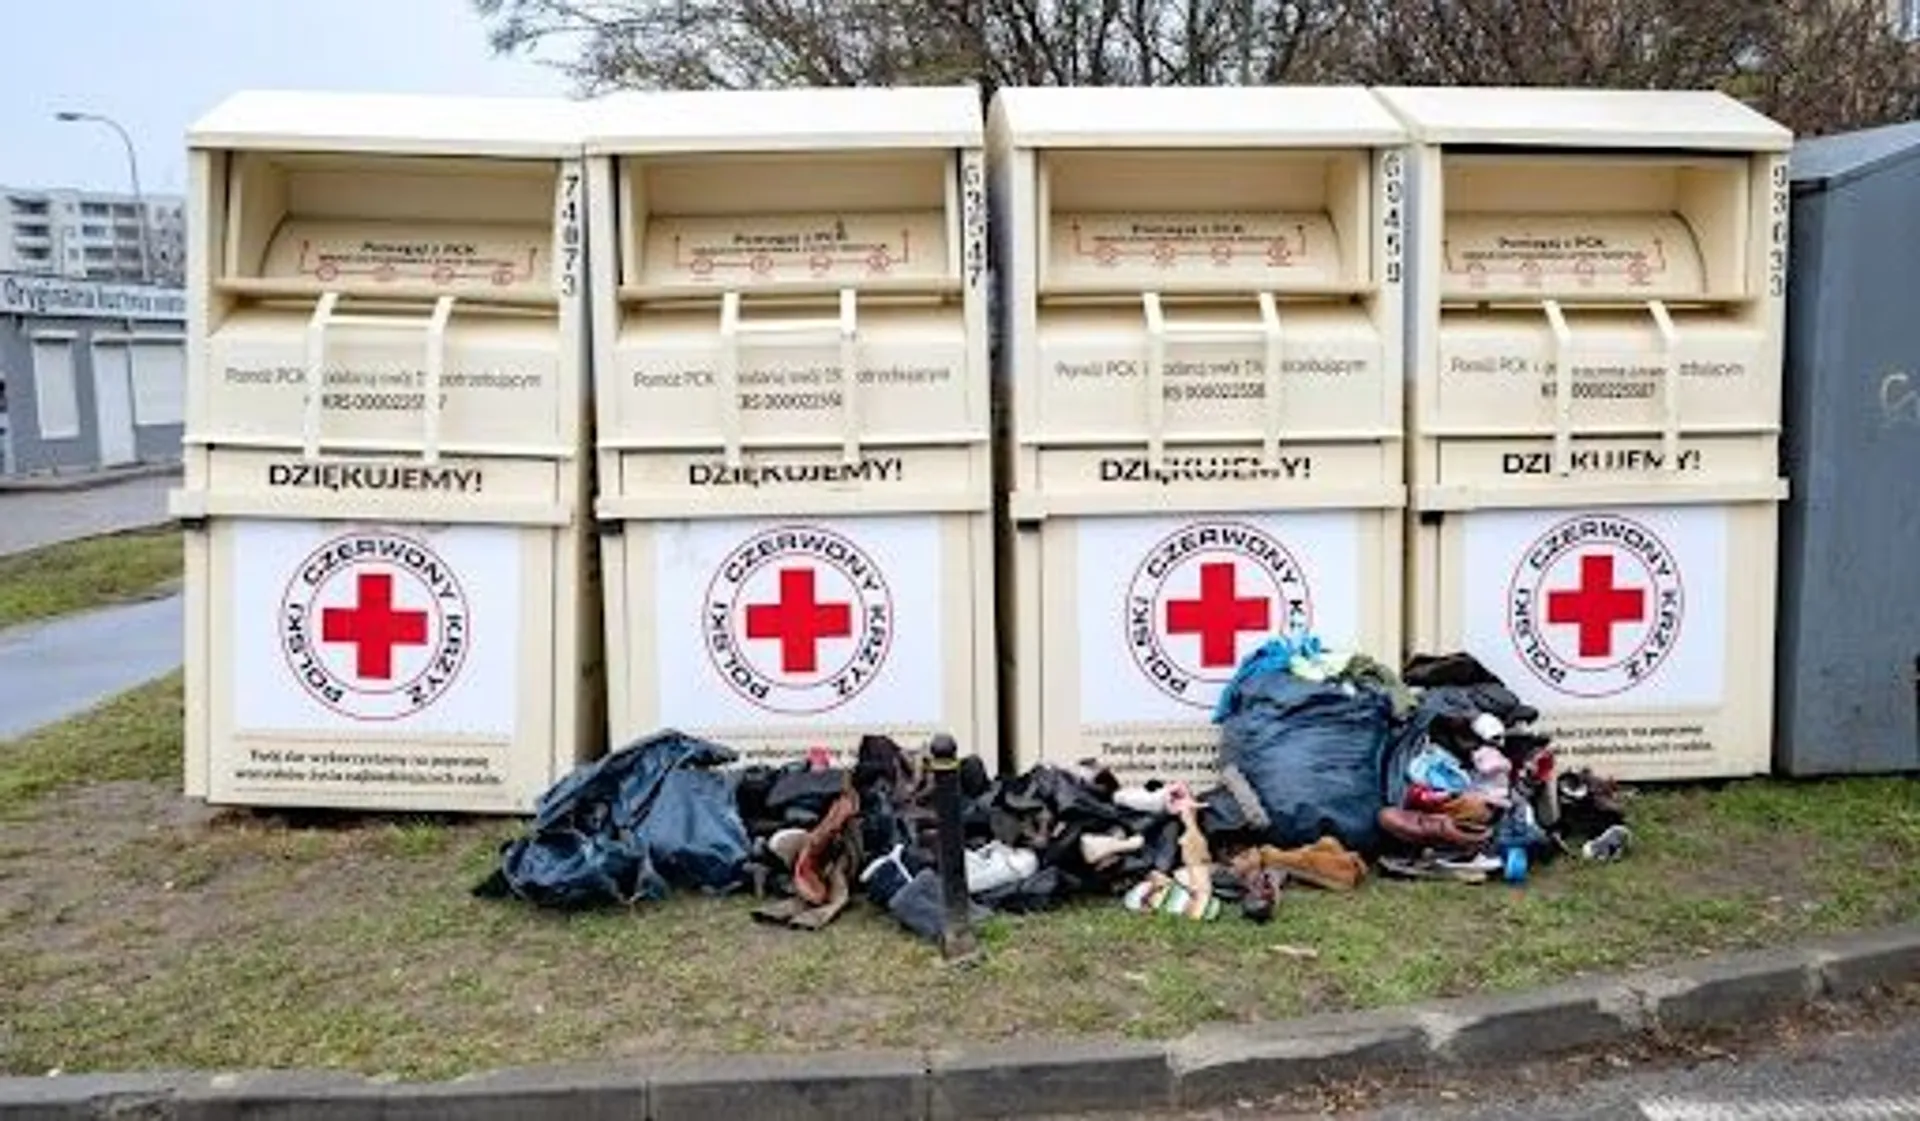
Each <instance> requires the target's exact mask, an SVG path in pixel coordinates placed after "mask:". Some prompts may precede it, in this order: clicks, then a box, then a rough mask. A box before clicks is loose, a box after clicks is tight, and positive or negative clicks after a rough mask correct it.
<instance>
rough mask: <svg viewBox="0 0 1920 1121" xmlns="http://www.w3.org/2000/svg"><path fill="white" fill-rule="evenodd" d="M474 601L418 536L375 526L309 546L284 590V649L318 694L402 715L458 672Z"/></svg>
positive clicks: (366, 717)
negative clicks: (382, 529)
mask: <svg viewBox="0 0 1920 1121" xmlns="http://www.w3.org/2000/svg"><path fill="white" fill-rule="evenodd" d="M472 615H473V612H472V608H471V606H470V604H469V602H468V599H467V593H466V589H465V587H464V586H462V584H461V583H460V578H459V576H458V575H457V574H456V573H455V572H454V570H453V566H451V565H449V564H448V563H447V562H446V561H445V560H443V559H442V558H441V557H440V556H439V555H438V554H437V553H435V552H434V551H433V549H432V548H431V547H430V546H428V545H427V544H426V542H424V541H421V540H420V539H418V538H415V537H411V536H408V535H406V534H400V533H392V532H387V531H381V530H370V531H363V532H355V533H346V534H341V535H340V536H338V537H334V538H332V539H330V540H328V541H326V542H325V543H323V544H322V545H320V547H319V548H317V549H314V550H313V551H312V552H310V553H308V554H307V556H306V557H305V559H303V560H302V561H301V562H300V563H299V565H298V566H296V569H295V572H294V575H293V577H292V578H291V579H290V580H288V582H287V586H286V590H285V591H284V592H283V593H282V595H281V600H280V614H279V618H278V620H277V625H278V628H279V632H280V642H279V646H280V650H281V653H282V655H283V656H284V657H285V658H286V660H287V666H288V668H289V669H291V670H292V671H293V675H294V679H295V680H297V681H298V682H299V683H300V687H301V688H302V689H304V690H305V691H306V692H307V695H309V696H311V697H312V698H313V699H314V700H315V701H317V702H319V703H320V704H321V705H323V706H325V707H326V708H328V709H329V710H331V711H333V712H336V713H338V714H340V715H341V716H345V717H347V718H348V719H350V720H356V721H367V722H386V721H394V720H403V719H405V718H407V717H409V716H413V715H415V714H416V713H419V712H420V711H422V710H424V709H426V708H428V707H430V706H431V705H433V704H434V703H435V702H436V701H438V700H439V699H440V698H441V697H443V696H445V695H446V693H447V691H448V690H449V689H451V688H452V686H453V683H454V682H455V681H456V680H457V679H458V678H459V676H460V671H461V670H462V669H463V668H464V667H465V665H466V659H467V649H468V647H469V646H470V645H471V641H470V638H469V636H470V635H471V633H472Z"/></svg>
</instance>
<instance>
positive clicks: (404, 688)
mask: <svg viewBox="0 0 1920 1121" xmlns="http://www.w3.org/2000/svg"><path fill="white" fill-rule="evenodd" d="M572 108H573V107H572V106H570V105H569V104H567V103H565V102H545V101H512V100H487V99H472V100H459V99H439V98H412V97H374V96H361V95H335V94H269V93H242V94H239V95H236V96H235V97H233V98H232V99H231V100H229V101H227V102H226V103H224V104H222V105H220V106H219V107H217V108H216V109H214V110H213V111H212V112H211V113H210V114H209V115H208V116H207V117H205V118H204V119H202V120H201V121H200V122H199V123H198V124H197V125H196V126H195V127H194V129H193V130H192V133H191V136H190V143H189V147H190V167H189V175H190V181H191V192H190V195H189V199H190V202H189V206H190V217H189V220H188V224H187V229H188V231H189V235H190V240H189V249H188V272H189V280H188V299H189V305H188V315H189V338H188V347H189V355H188V366H189V379H188V380H189V385H188V413H187V428H186V435H185V443H186V474H185V480H184V485H183V487H182V489H180V490H179V491H176V492H175V494H174V496H173V506H172V508H173V512H174V513H175V514H177V515H178V516H179V517H181V518H182V519H183V521H184V524H185V526H186V530H187V533H186V539H187V547H186V548H187V620H188V622H187V632H186V647H187V649H186V692H187V735H186V749H187V761H186V788H187V791H188V792H189V794H192V795H198V796H203V797H205V798H206V799H207V800H209V801H211V802H215V803H244V804H273V805H298V806H325V807H349V808H365V809H386V810H408V811H412V810H423V811H470V812H525V811H527V810H529V809H531V808H532V806H533V803H534V801H535V799H536V798H537V797H538V796H539V794H540V793H541V792H542V791H543V790H544V789H545V788H546V787H548V786H549V785H550V784H551V783H552V782H553V781H554V780H556V779H557V778H559V777H560V776H562V775H564V774H565V773H566V772H568V771H569V770H571V769H572V767H573V766H574V765H575V764H576V763H577V762H578V761H580V760H582V759H585V758H589V757H591V756H593V755H596V754H598V753H599V751H601V750H602V749H603V739H602V736H601V733H600V730H599V729H600V727H601V705H600V702H599V699H598V696H597V694H596V691H595V687H594V684H595V680H596V675H597V673H598V666H599V654H598V650H599V632H598V629H597V626H596V624H597V616H596V615H595V614H593V613H592V607H591V605H592V602H593V598H594V590H593V587H592V582H593V576H592V572H593V568H592V564H591V560H592V558H591V555H590V549H591V545H592V537H591V533H590V531H589V530H590V527H589V526H588V525H587V513H588V511H587V509H586V502H587V498H588V492H587V486H588V478H587V470H588V464H587V460H586V444H585V439H586V428H585V425H586V421H587V419H588V418H587V408H586V403H587V396H586V392H585V390H586V383H585V381H584V378H583V371H584V365H583V360H584V358H585V352H584V341H585V335H584V332H583V327H584V322H585V321H584V318H583V311H584V308H583V305H582V297H583V293H584V287H585V279H586V261H585V248H586V247H585V243H584V236H583V230H584V219H585V214H586V183H585V178H584V169H583V168H582V166H581V160H580V149H579V136H578V129H577V127H576V125H575V124H574V122H573V113H572Z"/></svg>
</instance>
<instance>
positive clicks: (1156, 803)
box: [1113, 786, 1167, 814]
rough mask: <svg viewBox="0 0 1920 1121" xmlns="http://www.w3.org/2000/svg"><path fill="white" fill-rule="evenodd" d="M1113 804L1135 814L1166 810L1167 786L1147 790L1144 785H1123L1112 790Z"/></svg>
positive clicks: (1159, 812) (1163, 811) (1164, 811)
mask: <svg viewBox="0 0 1920 1121" xmlns="http://www.w3.org/2000/svg"><path fill="white" fill-rule="evenodd" d="M1113 804H1114V805H1116V806H1119V807H1120V808H1121V809H1123V810H1131V811H1133V812H1134V813H1137V814H1164V813H1166V812H1167V788H1166V787H1164V786H1163V787H1161V788H1160V789H1158V790H1148V789H1147V788H1146V787H1144V786H1123V787H1121V788H1120V789H1118V790H1116V791H1114V792H1113Z"/></svg>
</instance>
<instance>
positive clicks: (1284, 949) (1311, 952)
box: [1267, 942, 1320, 960]
mask: <svg viewBox="0 0 1920 1121" xmlns="http://www.w3.org/2000/svg"><path fill="white" fill-rule="evenodd" d="M1267 949H1269V950H1272V951H1273V952H1274V953H1276V954H1279V955H1280V956H1281V957H1287V958H1305V959H1308V960H1312V959H1315V958H1318V957H1319V956H1320V951H1319V950H1316V949H1314V948H1313V947H1312V946H1291V945H1288V944H1287V943H1285V942H1281V943H1278V944H1276V945H1272V946H1268V947H1267Z"/></svg>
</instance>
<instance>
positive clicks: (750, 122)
mask: <svg viewBox="0 0 1920 1121" xmlns="http://www.w3.org/2000/svg"><path fill="white" fill-rule="evenodd" d="M586 118H587V125H586V133H587V150H588V152H590V153H592V154H594V155H618V154H626V153H632V154H636V155H638V154H645V153H663V152H792V151H832V150H834V149H874V148H977V147H979V146H980V142H981V137H982V133H983V129H982V126H981V122H980V92H979V91H978V90H976V89H974V88H973V87H971V86H905V87H897V88H889V87H866V88H860V89H853V88H839V87H834V88H822V89H766V90H661V91H629V92H622V93H615V94H609V95H607V96H605V97H601V98H598V99H596V100H594V101H591V102H588V103H587V107H586Z"/></svg>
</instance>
